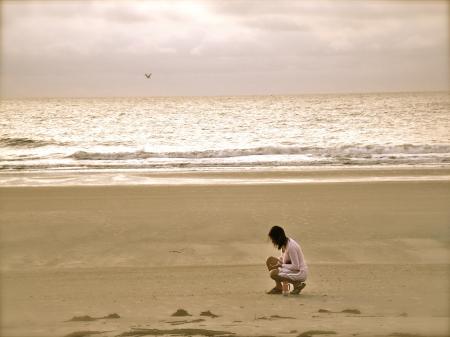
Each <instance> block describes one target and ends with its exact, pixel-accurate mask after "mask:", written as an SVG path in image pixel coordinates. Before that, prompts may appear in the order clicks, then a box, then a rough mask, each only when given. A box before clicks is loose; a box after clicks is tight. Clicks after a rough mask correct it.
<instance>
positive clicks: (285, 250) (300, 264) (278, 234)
mask: <svg viewBox="0 0 450 337" xmlns="http://www.w3.org/2000/svg"><path fill="white" fill-rule="evenodd" d="M269 238H270V240H271V241H272V243H273V244H274V246H275V247H277V249H278V250H280V249H281V252H282V254H281V256H280V257H279V258H276V257H274V256H271V257H269V258H268V259H267V261H266V265H267V268H268V269H269V272H270V277H271V278H272V279H273V280H274V281H275V287H274V288H273V289H272V290H270V291H268V292H267V293H268V294H281V293H282V285H281V283H282V282H289V283H292V284H293V286H294V289H293V290H292V291H291V294H293V295H298V294H300V292H301V291H302V289H303V288H304V287H305V286H306V283H304V281H306V277H307V274H308V266H307V265H306V261H305V258H304V257H303V252H302V249H301V248H300V245H299V244H298V243H297V242H295V241H294V240H293V239H291V238H288V237H287V236H286V234H285V233H284V229H283V228H281V227H279V226H273V227H272V228H271V229H270V232H269Z"/></svg>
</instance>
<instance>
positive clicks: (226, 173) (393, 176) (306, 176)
mask: <svg viewBox="0 0 450 337" xmlns="http://www.w3.org/2000/svg"><path fill="white" fill-rule="evenodd" d="M415 180H416V181H450V167H447V166H439V167H429V166H415V167H408V166H406V167H405V166H390V167H332V168H330V167H302V168H298V167H295V168H293V167H281V168H249V169H239V170H238V169H220V170H219V169H218V170H202V171H197V170H176V171H159V170H132V169H130V170H86V171H76V170H71V171H14V172H0V185H1V187H14V186H22V187H24V186H84V185H86V186H90V185H92V186H109V185H111V186H118V185H204V184H208V185H222V184H223V185H226V184H233V185H243V184H292V183H298V184H302V183H338V182H344V183H346V182H358V181H360V182H370V181H374V182H375V181H415Z"/></svg>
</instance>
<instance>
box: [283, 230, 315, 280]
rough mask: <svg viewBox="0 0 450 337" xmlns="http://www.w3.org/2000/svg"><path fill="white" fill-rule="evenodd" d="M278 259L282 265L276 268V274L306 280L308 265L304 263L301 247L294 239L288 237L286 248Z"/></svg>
mask: <svg viewBox="0 0 450 337" xmlns="http://www.w3.org/2000/svg"><path fill="white" fill-rule="evenodd" d="M279 260H280V262H281V263H282V265H281V267H280V268H278V275H280V276H283V277H287V278H289V279H291V280H295V281H304V280H306V277H307V273H308V266H307V265H306V261H305V257H304V256H303V251H302V248H301V247H300V245H299V244H298V243H297V242H296V241H295V240H293V239H291V238H288V242H287V245H286V248H285V250H284V251H283V252H282V254H281V256H280V257H279Z"/></svg>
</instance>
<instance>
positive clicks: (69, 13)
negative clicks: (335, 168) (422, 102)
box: [0, 0, 449, 97]
mask: <svg viewBox="0 0 450 337" xmlns="http://www.w3.org/2000/svg"><path fill="white" fill-rule="evenodd" d="M1 15H2V18H1V19H2V20H1V59H0V60H1V62H0V66H1V67H0V70H1V88H0V90H1V95H2V97H105V96H106V97H110V96H120V97H123V96H210V95H211V96H214V95H266V94H274V95H275V94H305V93H352V92H391V91H394V92H396V91H441V90H444V91H445V90H448V89H449V84H448V81H449V78H448V76H449V67H448V58H449V52H448V48H449V37H448V17H449V9H448V2H445V1H439V2H435V1H398V2H397V1H344V0H338V1H336V0H335V1H320V0H319V1H317V0H316V1H297V0H294V1H285V0H277V1H271V0H267V1H262V0H260V1H258V0H247V1H239V0H228V1H225V0H224V1H220V0H219V1H206V0H203V1H188V0H182V1H68V0H66V1H3V2H1ZM145 73H152V77H151V79H147V78H146V77H145V76H144V74H145Z"/></svg>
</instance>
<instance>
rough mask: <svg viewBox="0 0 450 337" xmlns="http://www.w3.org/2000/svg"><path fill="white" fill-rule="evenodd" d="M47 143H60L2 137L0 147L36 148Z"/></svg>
mask: <svg viewBox="0 0 450 337" xmlns="http://www.w3.org/2000/svg"><path fill="white" fill-rule="evenodd" d="M47 145H58V143H55V142H51V141H46V140H37V139H30V138H22V137H6V138H0V147H15V148H34V147H41V146H47Z"/></svg>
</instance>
